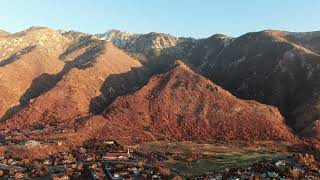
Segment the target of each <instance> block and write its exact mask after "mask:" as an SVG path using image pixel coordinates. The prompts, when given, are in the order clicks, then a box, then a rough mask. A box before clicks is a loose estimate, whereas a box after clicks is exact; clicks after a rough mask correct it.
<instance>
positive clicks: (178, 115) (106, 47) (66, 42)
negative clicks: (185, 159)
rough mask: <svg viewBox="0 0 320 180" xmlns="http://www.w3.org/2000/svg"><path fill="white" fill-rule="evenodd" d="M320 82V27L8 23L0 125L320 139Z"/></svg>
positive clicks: (19, 133) (137, 135) (140, 134)
mask: <svg viewBox="0 0 320 180" xmlns="http://www.w3.org/2000/svg"><path fill="white" fill-rule="evenodd" d="M319 80H320V32H304V33H298V32H286V31H277V30H265V31H261V32H252V33H247V34H244V35H242V36H239V37H230V36H227V35H223V34H215V35H212V36H210V37H208V38H203V39H194V38H185V37H174V36H171V35H170V34H165V33H155V32H151V33H148V34H135V33H128V32H122V31H119V30H111V31H108V32H106V33H103V34H86V33H82V32H76V31H64V30H53V29H50V28H46V27H31V28H29V29H27V30H24V31H22V32H18V33H13V34H10V33H8V32H6V31H0V84H1V86H0V118H1V124H0V129H2V131H3V134H6V135H8V136H9V135H10V136H12V137H13V138H16V139H48V138H53V139H54V138H65V139H66V142H70V143H71V142H72V143H74V142H83V141H85V140H87V139H89V138H93V137H95V138H102V139H103V138H104V139H106V138H107V139H109V138H114V139H117V140H119V142H122V143H124V144H134V143H141V142H145V141H155V140H178V141H182V140H203V141H210V140H224V141H228V140H245V141H247V140H287V141H293V140H296V139H297V138H298V139H299V138H301V139H312V140H315V141H316V142H317V141H318V139H319V138H320V134H319V133H320V128H319V127H320V125H319V124H320V121H319V116H320V108H319V107H320V83H319V82H320V81H319ZM39 129H40V130H41V132H39V133H36V134H35V133H34V131H35V130H39ZM58 131H59V132H61V133H56V132H58Z"/></svg>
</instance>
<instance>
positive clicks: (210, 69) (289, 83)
mask: <svg viewBox="0 0 320 180" xmlns="http://www.w3.org/2000/svg"><path fill="white" fill-rule="evenodd" d="M118 33H119V32H118ZM319 37H320V33H319V32H306V33H293V32H286V31H276V30H266V31H261V32H254V33H247V34H245V35H243V36H240V37H238V38H232V37H228V36H226V35H221V34H216V35H213V36H211V37H209V38H205V39H198V40H197V39H192V38H175V37H172V36H170V35H166V34H161V33H150V34H144V35H141V34H140V35H138V36H137V37H135V38H126V39H123V38H122V36H112V38H116V39H122V41H125V42H126V43H123V44H125V46H120V48H123V49H124V50H126V51H127V52H129V53H131V54H132V55H133V56H135V57H138V59H140V60H142V62H148V63H145V64H146V65H147V66H149V67H150V68H152V69H154V70H156V71H160V72H162V71H165V70H166V69H167V68H168V66H170V64H172V62H174V59H182V60H183V61H184V62H185V63H187V64H189V65H191V66H193V67H196V68H197V69H198V70H199V72H201V74H203V75H204V76H205V77H207V78H209V79H210V80H212V81H213V82H216V83H217V84H218V85H220V86H222V87H223V88H225V89H227V90H229V91H230V92H232V93H234V94H235V95H237V96H239V97H241V98H244V99H254V100H257V101H259V102H262V103H266V104H270V105H274V106H277V107H278V108H279V109H280V111H281V113H282V114H283V115H284V116H285V117H286V121H287V123H288V124H289V125H290V126H291V127H293V128H294V129H295V130H296V131H297V132H299V131H301V130H302V129H303V128H306V127H307V126H309V125H310V123H312V122H313V121H314V120H317V119H318V118H319V115H320V110H319V108H318V107H319V106H318V104H319V102H320V101H319V100H318V99H319V97H318V94H319V85H318V83H317V82H319V80H320V79H319V77H318V75H317V74H319V67H320V64H319V63H320V61H319V60H320V58H319V57H320V56H319V54H318V52H319V42H320V41H319ZM112 38H111V39H112ZM157 42H159V43H157ZM139 44H142V45H143V46H140V45H139ZM115 45H117V43H116V44H115Z"/></svg>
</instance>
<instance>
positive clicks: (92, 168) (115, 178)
mask: <svg viewBox="0 0 320 180" xmlns="http://www.w3.org/2000/svg"><path fill="white" fill-rule="evenodd" d="M25 145H27V146H37V145H39V142H37V141H28V142H26V143H25ZM149 159H150V158H149ZM149 159H148V158H146V157H144V156H143V157H142V156H140V155H139V153H135V152H134V151H132V150H129V149H124V148H123V147H121V146H120V145H119V144H117V142H116V141H112V140H110V141H103V142H97V141H95V140H92V141H88V142H87V143H85V144H84V145H82V146H79V147H77V148H76V149H73V150H70V151H69V152H61V153H57V154H54V155H51V156H49V157H48V158H45V159H32V160H31V159H18V158H15V157H14V156H13V155H12V154H10V153H6V154H5V155H4V156H1V157H0V179H1V178H2V179H34V178H41V179H55V180H58V179H110V180H120V179H161V177H163V175H162V174H161V173H159V172H158V171H157V169H156V168H155V167H154V166H153V165H152V162H150V161H149Z"/></svg>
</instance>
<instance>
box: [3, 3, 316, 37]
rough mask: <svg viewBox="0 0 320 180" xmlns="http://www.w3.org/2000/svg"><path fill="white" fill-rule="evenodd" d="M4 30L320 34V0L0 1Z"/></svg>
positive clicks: (202, 34)
mask: <svg viewBox="0 0 320 180" xmlns="http://www.w3.org/2000/svg"><path fill="white" fill-rule="evenodd" d="M0 4H1V7H0V29H4V30H7V31H10V32H16V31H21V30H23V29H26V28H28V27H30V26H34V25H36V26H48V27H52V28H55V29H59V28H64V29H73V30H79V31H83V32H88V33H102V32H105V31H107V30H109V29H120V30H124V31H130V32H140V33H146V32H151V31H154V32H167V33H171V34H173V35H176V36H191V37H207V36H210V35H212V34H215V33H223V34H227V35H232V36H238V35H241V34H244V33H246V32H250V31H259V30H263V29H280V30H290V31H316V30H320V0H219V1H218V0H0Z"/></svg>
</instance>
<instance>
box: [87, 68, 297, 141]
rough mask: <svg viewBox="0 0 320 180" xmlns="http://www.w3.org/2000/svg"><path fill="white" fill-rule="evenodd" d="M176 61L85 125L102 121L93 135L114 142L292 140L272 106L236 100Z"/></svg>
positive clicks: (118, 99)
mask: <svg viewBox="0 0 320 180" xmlns="http://www.w3.org/2000/svg"><path fill="white" fill-rule="evenodd" d="M178 64H179V65H177V67H175V68H174V69H172V70H171V71H169V72H167V73H165V74H162V75H158V76H155V77H153V78H151V80H150V81H149V83H148V84H147V85H146V86H144V87H143V88H142V89H141V90H139V91H137V92H136V93H134V94H132V95H128V96H122V97H119V98H117V99H116V100H115V101H114V102H113V103H112V104H111V105H110V106H109V107H108V108H107V109H106V110H105V112H104V113H105V120H102V118H101V117H99V116H95V117H92V118H91V119H89V121H88V123H87V124H92V123H89V122H90V121H93V122H99V123H101V125H102V124H104V125H102V128H101V131H98V130H96V131H97V134H98V135H99V136H101V137H103V138H112V137H113V136H115V137H116V138H117V139H120V141H121V140H122V141H128V140H129V141H130V138H132V139H134V141H136V142H139V141H152V140H155V139H158V140H159V139H160V140H161V139H175V140H208V139H218V140H267V139H274V140H275V139H284V140H288V139H291V138H293V136H292V134H291V133H290V131H289V130H288V129H287V128H286V126H285V124H284V122H283V118H282V116H281V114H280V112H279V111H278V110H277V108H275V107H272V106H268V105H263V104H260V103H258V102H256V101H245V100H240V99H238V98H236V97H235V96H233V95H232V94H230V93H229V92H227V91H225V90H224V89H222V88H221V87H219V86H217V85H215V84H214V83H212V82H211V81H209V80H207V79H206V78H204V77H202V76H200V75H198V74H196V73H194V72H193V71H192V70H190V69H189V68H188V67H187V66H186V65H184V64H182V63H181V62H178ZM87 126H88V127H91V126H92V125H87ZM111 127H113V128H111ZM119 127H122V128H119ZM102 129H103V130H102ZM148 133H149V137H148V136H147V135H146V134H148ZM138 135H139V136H138ZM136 136H137V137H136Z"/></svg>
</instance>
